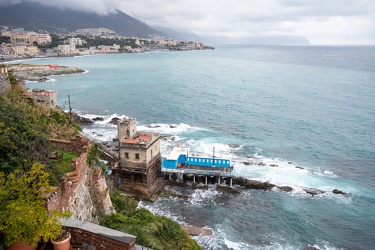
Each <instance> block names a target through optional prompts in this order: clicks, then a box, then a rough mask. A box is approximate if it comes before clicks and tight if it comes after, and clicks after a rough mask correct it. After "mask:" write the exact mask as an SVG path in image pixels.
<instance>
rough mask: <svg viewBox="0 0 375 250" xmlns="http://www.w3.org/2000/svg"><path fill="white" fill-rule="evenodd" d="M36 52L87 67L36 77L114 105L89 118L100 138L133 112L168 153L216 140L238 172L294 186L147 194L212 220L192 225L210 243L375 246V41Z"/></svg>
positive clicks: (87, 108)
mask: <svg viewBox="0 0 375 250" xmlns="http://www.w3.org/2000/svg"><path fill="white" fill-rule="evenodd" d="M28 63H49V64H52V63H53V64H60V65H71V66H77V67H81V68H83V69H85V70H86V71H87V72H86V73H84V74H79V75H69V76H54V77H53V80H51V81H49V82H46V83H32V82H29V83H27V86H28V87H33V88H42V89H55V90H57V91H58V98H59V104H60V105H61V106H63V107H65V108H67V101H68V95H69V96H70V99H71V106H72V108H73V110H74V111H76V112H78V113H80V114H81V115H83V116H86V117H91V118H92V117H96V116H103V117H105V118H106V119H105V121H102V122H97V123H95V124H94V125H90V126H85V127H84V132H86V133H87V134H88V135H90V136H91V137H93V138H94V139H96V140H111V139H112V138H114V137H116V128H115V126H113V125H109V124H108V121H109V120H110V119H111V118H112V117H115V116H129V117H136V118H137V121H138V129H139V130H149V131H156V132H160V133H161V134H163V135H169V136H170V137H169V139H168V140H165V141H163V142H162V154H163V155H164V156H165V155H167V154H168V153H169V151H170V150H171V149H172V147H173V146H175V145H176V144H177V143H179V144H180V145H181V146H183V147H189V148H191V150H192V151H193V153H194V154H197V155H204V156H211V154H212V148H213V147H215V154H216V155H220V156H222V157H223V158H224V157H225V158H230V159H231V160H232V163H233V165H234V172H235V174H236V175H237V176H243V177H246V178H249V179H255V180H261V181H269V182H271V183H274V184H277V185H287V186H291V187H293V191H292V192H290V193H286V192H282V191H278V190H277V189H274V190H272V191H256V190H245V191H243V192H242V193H241V194H239V195H233V194H227V193H222V192H218V191H216V189H215V185H213V184H212V185H210V188H209V190H195V191H189V192H188V195H190V196H191V198H190V199H178V198H163V199H159V200H157V201H156V202H155V203H149V202H141V206H144V207H147V208H149V209H150V210H152V211H153V212H155V213H159V214H163V215H166V216H169V217H171V218H174V219H176V220H177V221H179V222H181V223H186V224H189V225H195V226H202V227H208V228H212V229H213V230H214V232H215V236H214V237H195V239H196V240H197V241H198V242H199V244H200V245H201V246H202V247H203V249H236V250H237V249H307V248H308V247H315V248H317V249H375V47H373V46H367V47H366V46H350V47H349V46H340V47H335V46H218V47H217V48H216V50H212V51H211V50H210V51H189V52H169V51H162V52H153V53H145V54H115V55H97V56H87V57H74V58H58V59H57V58H55V59H43V60H31V61H28ZM148 125H159V126H160V127H158V128H154V129H150V128H149V127H148ZM170 125H177V127H176V128H171V127H170ZM172 137H173V140H172V139H171V138H172ZM259 162H263V163H266V164H267V166H259V165H258V163H259ZM245 163H246V164H245ZM271 164H277V165H278V167H270V165H271ZM305 187H309V188H317V189H321V190H324V191H325V193H324V194H322V195H318V196H314V197H313V196H310V195H308V194H306V193H305V192H304V191H303V188H305ZM174 189H175V191H176V192H187V191H185V190H180V189H178V188H174ZM333 189H339V190H342V191H344V192H346V193H348V194H347V195H336V194H333V193H332V190H333Z"/></svg>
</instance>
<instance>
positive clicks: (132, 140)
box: [117, 118, 161, 189]
mask: <svg viewBox="0 0 375 250" xmlns="http://www.w3.org/2000/svg"><path fill="white" fill-rule="evenodd" d="M117 131H118V139H119V155H120V167H119V169H118V173H117V177H118V180H119V183H118V184H119V188H120V189H121V184H125V183H126V182H128V183H129V182H130V183H137V184H141V185H144V186H147V185H150V184H152V183H153V182H154V181H155V179H156V178H157V177H158V173H159V170H160V165H161V154H160V134H159V133H152V132H137V121H136V119H129V118H125V119H123V120H121V121H120V122H119V123H118V124H117ZM124 182H125V183H124Z"/></svg>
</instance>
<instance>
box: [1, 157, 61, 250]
mask: <svg viewBox="0 0 375 250" xmlns="http://www.w3.org/2000/svg"><path fill="white" fill-rule="evenodd" d="M43 169H44V166H43V165H42V164H34V165H33V167H32V168H31V169H30V170H29V171H27V172H24V173H11V174H9V175H8V176H5V174H4V173H2V172H0V232H1V233H2V234H3V235H4V238H5V240H4V244H5V246H6V247H10V248H9V249H12V250H13V249H15V248H14V247H17V245H20V244H27V245H29V246H30V247H31V248H30V249H35V248H36V246H37V244H38V242H40V241H44V242H47V241H48V240H50V239H51V238H53V237H55V236H56V235H58V234H60V233H61V231H62V224H61V222H60V221H59V220H58V217H57V216H54V215H49V214H48V213H47V209H46V208H45V207H44V204H45V198H44V194H45V193H47V192H48V191H49V190H50V189H49V185H48V173H46V172H45V171H44V170H43ZM12 245H13V246H12ZM21 249H26V247H25V245H23V246H22V248H21Z"/></svg>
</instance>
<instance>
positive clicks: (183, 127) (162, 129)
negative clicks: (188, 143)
mask: <svg viewBox="0 0 375 250" xmlns="http://www.w3.org/2000/svg"><path fill="white" fill-rule="evenodd" d="M137 129H138V130H140V131H153V132H157V133H160V134H162V135H163V134H164V135H165V134H167V135H178V134H181V133H184V132H188V131H198V130H204V129H203V128H199V127H194V126H190V125H189V124H185V123H180V124H165V123H153V124H149V125H138V126H137Z"/></svg>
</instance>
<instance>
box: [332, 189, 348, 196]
mask: <svg viewBox="0 0 375 250" xmlns="http://www.w3.org/2000/svg"><path fill="white" fill-rule="evenodd" d="M332 193H334V194H344V195H345V194H348V193H345V192H343V191H341V190H338V189H334V190H333V191H332Z"/></svg>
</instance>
